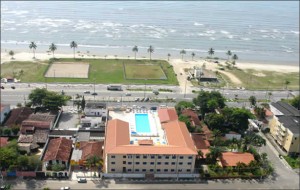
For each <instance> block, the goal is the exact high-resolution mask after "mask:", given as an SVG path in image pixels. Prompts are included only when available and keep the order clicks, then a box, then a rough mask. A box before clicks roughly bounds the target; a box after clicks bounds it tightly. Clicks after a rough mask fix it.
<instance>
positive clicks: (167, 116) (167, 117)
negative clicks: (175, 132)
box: [158, 108, 178, 123]
mask: <svg viewBox="0 0 300 190" xmlns="http://www.w3.org/2000/svg"><path fill="white" fill-rule="evenodd" d="M158 117H159V119H160V122H161V123H164V122H168V121H174V120H177V119H178V116H177V113H176V110H175V108H160V109H159V110H158Z"/></svg>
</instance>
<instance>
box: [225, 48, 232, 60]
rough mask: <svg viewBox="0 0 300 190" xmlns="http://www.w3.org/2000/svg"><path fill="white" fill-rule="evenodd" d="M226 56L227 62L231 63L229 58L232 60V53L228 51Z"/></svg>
mask: <svg viewBox="0 0 300 190" xmlns="http://www.w3.org/2000/svg"><path fill="white" fill-rule="evenodd" d="M226 55H227V56H228V57H227V61H229V58H230V56H231V55H232V53H231V51H230V50H228V51H227V52H226Z"/></svg>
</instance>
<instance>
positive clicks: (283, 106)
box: [271, 101, 300, 117]
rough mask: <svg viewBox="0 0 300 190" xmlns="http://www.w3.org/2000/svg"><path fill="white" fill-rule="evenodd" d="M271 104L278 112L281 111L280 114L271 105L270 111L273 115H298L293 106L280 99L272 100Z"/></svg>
mask: <svg viewBox="0 0 300 190" xmlns="http://www.w3.org/2000/svg"><path fill="white" fill-rule="evenodd" d="M271 106H273V107H274V108H276V109H277V110H278V111H279V112H281V113H282V114H280V113H278V112H276V110H274V109H273V110H272V107H271V111H272V112H273V114H274V115H285V116H296V117H299V116H300V111H299V110H297V109H296V108H295V107H293V106H291V105H289V104H288V103H285V102H282V101H279V102H272V103H271ZM274 112H275V113H274Z"/></svg>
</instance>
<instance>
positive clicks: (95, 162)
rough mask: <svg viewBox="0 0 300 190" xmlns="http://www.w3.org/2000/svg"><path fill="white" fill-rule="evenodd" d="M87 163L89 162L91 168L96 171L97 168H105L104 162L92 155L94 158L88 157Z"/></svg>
mask: <svg viewBox="0 0 300 190" xmlns="http://www.w3.org/2000/svg"><path fill="white" fill-rule="evenodd" d="M86 161H87V164H88V166H89V168H90V169H93V170H94V171H96V169H97V167H100V168H102V167H103V160H102V159H101V158H100V157H98V156H96V155H92V156H90V157H88V158H87V160H86Z"/></svg>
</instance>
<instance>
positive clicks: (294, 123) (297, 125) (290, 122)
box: [278, 116, 300, 134]
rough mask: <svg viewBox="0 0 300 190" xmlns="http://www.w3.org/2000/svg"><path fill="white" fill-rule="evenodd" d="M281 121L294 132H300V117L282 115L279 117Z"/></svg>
mask: <svg viewBox="0 0 300 190" xmlns="http://www.w3.org/2000/svg"><path fill="white" fill-rule="evenodd" d="M278 120H279V122H280V123H282V124H283V126H284V127H286V128H288V129H289V130H290V131H291V132H293V133H294V134H299V130H300V117H295V116H280V117H278Z"/></svg>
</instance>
